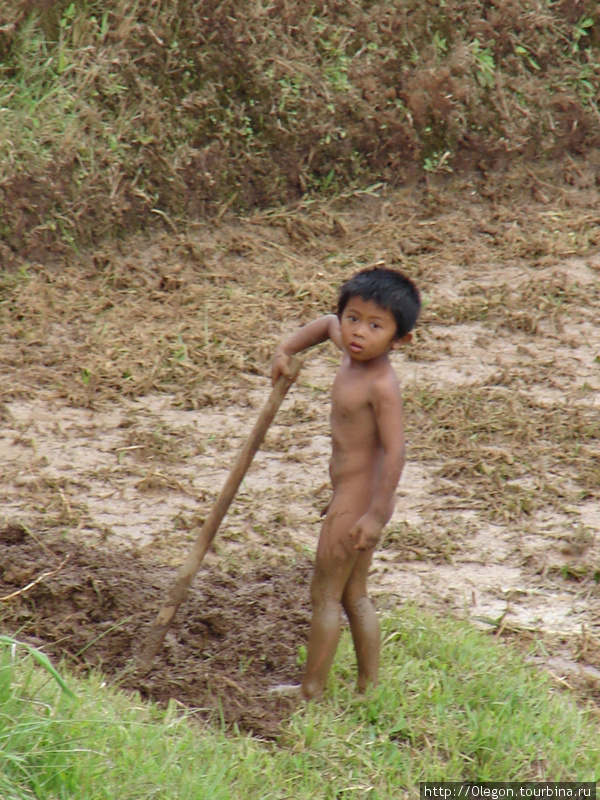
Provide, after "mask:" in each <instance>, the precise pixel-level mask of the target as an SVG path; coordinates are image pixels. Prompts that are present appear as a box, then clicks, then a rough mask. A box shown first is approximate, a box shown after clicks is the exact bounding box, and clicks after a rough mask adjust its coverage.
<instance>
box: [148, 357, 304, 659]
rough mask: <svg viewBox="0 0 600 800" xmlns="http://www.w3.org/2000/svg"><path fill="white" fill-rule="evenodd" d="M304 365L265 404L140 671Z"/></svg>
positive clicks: (293, 364) (296, 364)
mask: <svg viewBox="0 0 600 800" xmlns="http://www.w3.org/2000/svg"><path fill="white" fill-rule="evenodd" d="M301 366H302V362H301V360H300V359H299V358H297V357H296V356H292V357H291V358H290V377H289V378H286V377H285V376H284V375H280V376H279V378H278V380H277V383H276V384H275V386H274V387H273V389H272V390H271V394H270V395H269V399H268V400H267V402H266V403H265V406H264V408H263V410H262V411H261V414H260V416H259V418H258V419H257V420H256V423H255V425H254V428H253V429H252V432H251V433H250V436H249V437H248V439H247V441H246V443H245V445H244V447H243V448H242V450H241V451H240V453H239V455H238V457H237V459H236V462H235V464H234V465H233V467H232V469H231V472H230V473H229V477H228V478H227V480H226V482H225V484H224V486H223V488H222V489H221V493H220V494H219V496H218V498H217V501H216V502H215V504H214V506H213V507H212V509H211V511H210V514H209V515H208V517H207V518H206V520H205V522H204V525H203V526H202V529H201V530H200V533H199V534H198V538H197V539H196V541H195V542H194V545H193V546H192V549H191V550H190V552H189V554H188V556H187V558H186V560H185V561H184V562H183V565H182V566H181V568H180V570H179V574H178V575H177V579H176V580H175V583H174V584H173V586H172V587H171V589H170V590H169V592H168V595H167V600H166V602H165V604H164V605H163V607H162V608H161V610H160V611H159V612H158V615H157V617H156V619H155V621H154V624H153V625H152V627H151V628H150V630H149V632H148V637H147V639H146V642H145V645H144V647H143V649H142V652H141V655H140V657H139V658H138V669H139V670H140V671H143V672H148V671H149V670H150V669H151V667H152V662H153V661H154V658H155V656H156V654H157V653H158V651H159V650H160V648H161V647H162V643H163V641H164V638H165V636H166V634H167V631H168V630H169V627H170V625H171V623H172V622H173V618H174V617H175V614H176V613H177V609H178V608H179V606H180V605H181V603H182V602H183V600H184V599H185V596H186V594H187V592H188V589H189V588H190V585H191V583H192V581H193V579H194V577H195V575H196V573H197V572H198V569H199V567H200V564H201V563H202V560H203V558H204V556H205V555H206V551H207V550H208V548H209V547H210V545H211V543H212V540H213V539H214V538H215V535H216V533H217V531H218V530H219V525H220V524H221V522H222V520H223V517H224V516H225V514H226V513H227V509H228V508H229V506H230V505H231V501H232V500H233V498H234V497H235V495H236V492H237V490H238V488H239V485H240V483H241V482H242V480H243V478H244V475H245V474H246V472H247V471H248V467H249V466H250V464H251V462H252V459H253V458H254V455H255V453H256V451H257V450H258V448H259V447H260V445H261V443H262V441H263V439H264V438H265V435H266V433H267V431H268V429H269V427H270V425H271V423H272V422H273V419H274V417H275V414H276V413H277V410H278V409H279V406H280V405H281V403H282V402H283V398H284V397H285V396H286V394H287V392H288V390H289V388H290V386H291V385H292V383H293V382H294V381H295V380H296V378H297V377H298V373H299V372H300V367H301Z"/></svg>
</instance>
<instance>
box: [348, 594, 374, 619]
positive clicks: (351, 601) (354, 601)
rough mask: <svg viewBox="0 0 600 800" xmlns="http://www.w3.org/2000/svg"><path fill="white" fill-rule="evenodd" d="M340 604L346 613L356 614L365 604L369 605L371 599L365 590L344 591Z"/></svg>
mask: <svg viewBox="0 0 600 800" xmlns="http://www.w3.org/2000/svg"><path fill="white" fill-rule="evenodd" d="M342 605H343V607H344V611H345V612H346V613H347V614H358V613H360V611H361V609H362V608H364V607H365V605H368V606H370V605H371V601H370V600H369V596H368V595H367V593H366V592H344V596H343V597H342Z"/></svg>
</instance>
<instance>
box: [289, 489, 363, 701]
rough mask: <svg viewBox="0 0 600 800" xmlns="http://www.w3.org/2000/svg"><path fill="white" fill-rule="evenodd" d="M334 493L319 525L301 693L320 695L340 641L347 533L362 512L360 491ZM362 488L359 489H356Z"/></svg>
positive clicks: (350, 558) (348, 562)
mask: <svg viewBox="0 0 600 800" xmlns="http://www.w3.org/2000/svg"><path fill="white" fill-rule="evenodd" d="M349 488H350V491H339V492H336V494H335V496H334V498H333V500H332V501H331V505H330V507H329V509H328V512H327V516H326V517H325V520H324V522H323V527H322V529H321V535H320V537H319V544H318V547H317V555H316V559H315V569H314V573H313V579H312V584H311V603H312V609H313V615H312V620H311V624H310V632H309V636H308V653H307V659H306V668H305V671H304V678H303V680H302V694H303V695H304V697H305V698H307V699H310V698H311V697H316V696H317V695H319V694H321V693H322V691H323V689H324V688H325V683H326V681H327V675H328V674H329V670H330V668H331V664H332V663H333V659H334V656H335V651H336V649H337V646H338V642H339V639H340V630H341V625H340V623H341V603H342V595H343V593H344V588H345V586H346V583H347V581H348V579H349V577H350V575H351V574H352V570H353V568H354V565H355V563H356V561H357V558H358V555H359V554H358V551H356V550H354V546H353V542H352V540H351V539H350V537H349V535H348V534H349V532H350V530H351V528H352V526H353V525H354V523H355V522H356V521H357V520H358V519H359V518H360V516H362V514H363V513H364V507H365V503H366V502H367V500H368V499H367V500H365V498H364V497H361V495H363V493H364V490H363V491H362V492H361V491H356V488H355V489H354V490H352V488H351V487H349ZM360 488H361V489H362V488H363V487H362V486H361V487H360Z"/></svg>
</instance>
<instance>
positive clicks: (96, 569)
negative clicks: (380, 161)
mask: <svg viewBox="0 0 600 800" xmlns="http://www.w3.org/2000/svg"><path fill="white" fill-rule="evenodd" d="M511 180H512V178H511V176H510V175H507V174H505V175H504V176H502V177H501V178H500V177H498V178H494V177H493V176H487V177H486V179H485V181H483V182H481V181H478V182H474V181H469V180H466V179H465V180H463V181H462V182H457V181H453V182H452V183H449V184H445V185H444V184H440V185H432V184H429V185H426V186H424V187H414V188H412V189H410V190H408V189H407V190H406V191H403V192H395V193H385V192H383V191H382V190H379V191H371V192H369V193H363V194H354V195H352V196H350V197H347V198H345V199H344V200H343V201H338V202H337V203H335V204H329V205H327V206H319V207H317V206H316V204H315V205H305V206H302V207H297V208H294V209H287V210H285V211H283V210H282V211H279V212H272V213H264V214H256V215H252V216H250V217H248V218H244V219H239V218H233V217H231V218H229V217H228V216H227V215H225V216H224V217H223V218H222V219H220V220H219V221H218V222H217V223H214V224H210V225H209V224H197V225H193V226H191V227H190V230H189V232H188V234H187V235H186V236H180V235H176V234H174V233H171V232H169V231H163V232H159V231H156V232H154V233H150V234H149V235H148V236H147V237H146V238H143V239H141V238H139V239H136V240H134V241H128V242H122V243H119V244H116V245H114V246H113V247H106V246H105V247H103V248H102V249H101V250H99V251H97V252H93V253H87V254H82V255H81V258H80V259H79V260H78V261H77V262H76V263H71V264H70V265H67V264H56V263H55V264H50V263H37V264H32V265H29V266H27V267H26V268H24V269H23V270H22V271H21V272H20V273H18V274H17V273H16V272H15V273H13V274H11V275H9V276H5V277H4V279H3V284H2V304H1V306H0V309H1V312H0V313H1V318H0V324H1V326H2V328H1V330H2V336H1V340H0V364H1V374H2V378H1V380H2V383H1V385H0V390H1V400H2V406H1V409H2V413H1V416H0V450H1V452H2V474H1V478H0V481H1V491H2V493H3V496H4V498H5V500H4V503H3V509H2V520H1V523H2V524H1V528H2V531H1V533H0V538H1V541H2V547H1V548H0V615H1V618H2V628H3V630H4V631H8V632H10V633H14V634H16V635H18V636H20V637H22V638H25V639H27V640H28V641H30V642H33V643H34V644H35V645H37V646H39V647H42V648H43V649H44V650H45V651H46V652H48V653H49V654H50V655H51V656H52V657H53V658H54V659H55V660H59V659H61V658H65V659H66V662H67V663H68V664H69V666H71V667H73V668H75V669H77V670H80V671H83V672H84V671H86V670H88V669H91V668H94V669H96V668H97V669H101V670H102V671H103V672H104V673H105V674H106V675H107V677H108V678H109V679H110V680H112V681H115V682H117V683H118V684H120V685H122V686H123V687H125V688H126V689H137V690H139V691H140V692H141V693H142V695H143V696H144V697H149V698H153V699H156V700H159V701H161V702H163V701H166V700H167V699H169V698H173V699H175V700H177V701H179V702H180V703H182V704H185V705H186V706H192V707H194V708H198V709H200V711H199V713H201V714H203V715H204V716H205V717H207V718H211V719H217V720H218V719H224V720H225V722H226V723H228V724H233V723H236V724H238V725H239V726H240V728H242V729H244V730H249V731H253V732H254V733H256V734H258V735H261V736H269V737H270V736H276V735H277V730H278V726H279V724H280V722H281V720H282V719H284V718H285V717H286V715H287V714H289V710H290V706H289V704H288V703H287V701H283V700H277V699H275V698H273V696H272V695H269V693H268V688H269V687H270V686H271V685H273V684H277V683H281V682H290V681H296V680H297V679H298V677H299V675H300V672H301V667H300V666H299V661H300V660H301V658H300V655H301V652H302V645H303V644H304V642H305V637H306V632H307V626H308V620H309V607H308V585H309V580H310V571H311V563H312V553H313V551H314V546H315V542H316V537H317V535H318V529H319V514H320V511H321V509H322V508H323V507H324V506H325V505H326V504H327V500H328V497H329V487H328V479H327V460H328V451H329V440H328V422H327V415H328V401H327V396H328V391H329V387H330V384H331V380H332V377H333V374H334V370H335V366H336V363H337V360H338V357H337V354H336V353H335V352H334V350H333V349H330V347H329V346H328V345H327V346H323V347H321V348H319V349H316V350H315V351H314V352H312V353H310V354H308V355H307V356H306V357H305V365H304V368H303V372H302V375H301V377H300V379H299V381H298V383H297V384H296V385H295V386H294V387H293V388H292V390H291V392H290V394H289V395H288V397H287V398H286V400H285V401H284V404H283V406H282V408H281V410H280V412H279V414H278V416H277V419H276V421H275V423H274V424H273V426H272V428H271V430H270V431H269V433H268V435H267V438H266V441H265V443H264V446H263V448H262V449H261V450H260V451H259V453H258V454H257V456H256V458H255V461H254V463H253V465H252V467H251V469H250V471H249V472H248V474H247V476H246V478H245V480H244V482H243V484H242V486H241V488H240V491H239V493H238V496H237V497H236V500H235V501H234V503H233V505H232V507H231V509H230V511H229V513H228V515H227V517H226V518H225V520H224V522H223V525H222V526H221V529H220V532H219V534H218V536H217V538H216V540H215V543H214V546H213V548H212V550H211V551H210V552H209V554H208V555H207V557H206V559H205V561H204V564H203V566H202V568H201V570H200V572H199V574H198V576H197V579H196V581H195V582H194V585H193V587H192V590H191V592H190V595H189V597H188V600H187V601H186V603H185V605H184V606H183V607H182V608H181V609H180V612H179V614H178V616H177V618H176V621H175V623H174V625H173V627H172V630H171V631H170V633H169V635H168V637H167V641H166V643H165V647H164V648H163V650H162V651H161V653H160V656H159V657H158V658H157V660H156V662H155V664H154V668H153V670H152V671H151V672H150V673H149V674H148V675H147V676H145V677H143V678H139V677H136V676H135V675H134V674H133V673H132V671H131V665H132V661H133V659H134V658H135V655H136V653H137V651H138V648H139V647H140V645H141V644H142V643H143V640H144V635H145V631H146V630H147V628H148V625H149V624H150V622H151V621H152V619H153V618H154V616H155V614H156V611H157V610H158V608H159V607H160V604H161V602H162V600H163V599H164V596H165V592H166V590H167V588H168V586H169V585H170V583H171V582H172V581H173V580H174V578H175V575H176V572H177V568H178V566H179V564H180V563H181V561H182V560H183V558H184V557H185V555H186V554H187V552H188V551H189V548H190V547H191V544H192V542H193V541H194V539H195V536H196V535H197V533H198V528H199V526H200V525H201V523H202V520H203V519H204V517H205V516H206V514H207V513H208V511H209V509H210V507H211V505H212V503H213V502H214V500H215V498H216V496H217V495H218V492H219V490H220V488H221V486H222V484H223V482H224V480H225V478H226V476H227V474H228V471H229V469H230V467H231V466H232V464H233V462H234V460H235V457H236V455H237V453H238V452H239V449H240V447H241V446H242V444H243V442H244V440H245V437H246V436H247V434H248V432H249V431H250V429H251V427H252V425H253V423H254V421H255V419H256V417H257V415H258V413H259V411H260V408H261V406H262V404H263V403H264V401H265V400H266V397H267V395H268V391H269V383H268V378H267V373H268V364H269V357H270V354H271V353H272V351H273V349H274V346H275V344H276V342H277V341H278V340H279V338H280V337H281V336H283V335H284V334H286V333H287V332H289V331H291V330H293V329H294V328H295V327H296V326H297V325H299V324H301V323H302V322H303V321H308V320H309V319H311V318H313V317H314V316H316V315H318V314H321V313H324V312H328V311H330V310H331V309H332V307H333V303H334V298H335V291H336V287H337V286H338V285H339V283H340V282H341V281H342V280H343V279H344V278H345V277H347V276H349V275H350V274H352V273H353V272H354V271H356V269H358V268H360V267H362V266H366V265H369V264H375V263H383V262H385V263H388V264H391V265H393V266H396V267H398V268H401V269H403V270H405V271H406V272H407V273H408V274H410V275H411V276H412V277H413V278H414V279H415V280H416V281H417V283H418V284H419V286H420V287H421V289H422V291H423V294H424V297H425V300H426V306H425V309H424V312H423V315H422V318H421V320H420V323H419V326H418V335H417V339H416V342H415V343H414V344H412V345H410V346H409V347H407V348H406V349H405V350H404V351H403V352H401V353H400V354H398V355H396V356H394V359H395V361H394V363H395V366H396V368H397V372H398V375H399V377H400V379H401V382H402V385H403V392H404V399H405V407H406V423H407V437H408V463H407V466H406V469H405V473H404V475H403V478H402V481H401V485H400V487H399V490H398V504H397V508H396V511H395V514H394V517H393V519H392V521H391V523H390V525H389V526H388V531H387V536H386V540H385V542H384V544H383V546H382V548H381V549H380V551H379V552H378V554H377V557H376V559H375V563H374V569H373V576H372V587H373V594H374V596H375V597H376V599H377V603H378V606H379V607H380V608H381V609H382V612H383V613H385V612H386V611H387V610H396V609H401V607H402V605H403V604H404V603H406V602H410V603H411V604H417V605H419V606H422V607H423V608H426V609H428V610H431V611H432V612H434V613H438V614H453V615H456V616H460V617H464V618H466V619H469V620H471V621H472V623H473V624H474V625H477V626H478V627H480V628H482V629H483V630H486V631H489V632H490V634H491V635H496V636H503V637H505V638H506V641H507V643H510V646H520V647H522V648H524V649H526V650H527V651H528V653H529V654H530V656H531V658H532V660H534V661H536V662H537V663H539V664H541V665H543V666H544V668H547V669H549V670H550V671H551V673H552V674H553V675H554V677H555V678H556V681H557V685H558V686H562V687H570V688H573V689H575V690H576V692H577V695H578V697H580V698H581V699H582V701H590V700H591V701H592V702H596V701H597V700H598V698H599V697H600V636H599V633H598V622H599V619H600V589H599V586H598V583H599V582H600V560H599V555H600V542H599V541H598V527H599V523H600V491H599V486H600V443H599V434H600V422H599V418H600V414H599V413H598V412H599V409H600V401H599V399H598V398H599V395H598V390H599V389H600V331H599V327H598V318H599V312H600V296H599V285H600V225H599V223H600V208H599V207H598V200H597V192H596V180H597V176H596V175H595V174H592V173H590V172H589V170H587V168H586V165H585V163H582V164H575V163H574V162H572V161H570V162H569V163H566V164H563V165H562V166H561V167H560V175H559V176H558V177H557V175H556V174H554V175H553V177H552V180H550V179H549V178H548V176H547V175H546V176H539V175H534V174H533V173H531V174H530V175H529V176H528V175H523V174H522V173H521V174H520V175H519V178H518V181H517V183H518V186H517V189H518V190H517V191H514V186H513V185H512V184H511ZM509 189H510V190H511V191H509ZM336 679H337V678H336V676H335V675H334V676H332V680H336Z"/></svg>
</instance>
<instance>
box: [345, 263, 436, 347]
mask: <svg viewBox="0 0 600 800" xmlns="http://www.w3.org/2000/svg"><path fill="white" fill-rule="evenodd" d="M352 297H360V298H361V299H362V300H367V301H368V300H372V301H373V302H374V303H376V304H377V305H378V306H379V307H380V308H385V309H386V310H387V311H391V312H392V314H393V315H394V319H395V320H396V338H398V339H401V338H402V337H403V336H405V335H406V334H407V333H409V332H410V331H411V330H412V329H413V328H414V327H415V323H416V321H417V318H418V316H419V311H420V310H421V297H420V295H419V290H418V289H417V287H416V286H415V285H414V283H413V282H412V281H411V280H410V278H407V277H406V275H403V274H402V273H401V272H397V271H396V270H394V269H388V268H387V267H371V268H369V269H363V270H361V272H357V273H356V275H353V276H352V277H351V278H350V279H349V280H347V281H346V283H344V284H343V285H342V287H341V289H340V294H339V297H338V308H337V313H338V317H341V316H342V313H343V311H344V309H345V308H346V306H347V305H348V301H349V300H350V299H351V298H352Z"/></svg>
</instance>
